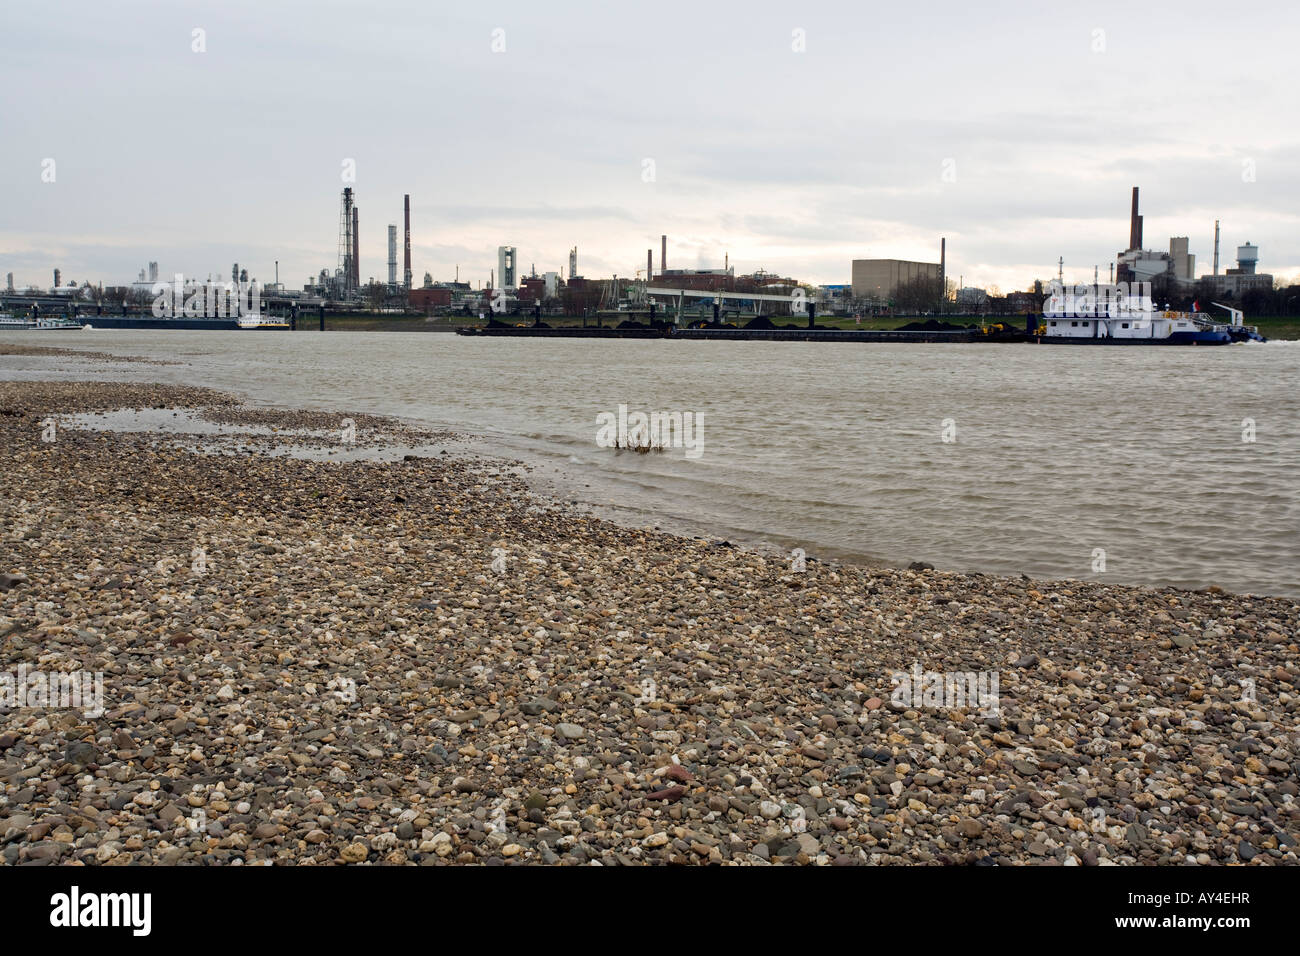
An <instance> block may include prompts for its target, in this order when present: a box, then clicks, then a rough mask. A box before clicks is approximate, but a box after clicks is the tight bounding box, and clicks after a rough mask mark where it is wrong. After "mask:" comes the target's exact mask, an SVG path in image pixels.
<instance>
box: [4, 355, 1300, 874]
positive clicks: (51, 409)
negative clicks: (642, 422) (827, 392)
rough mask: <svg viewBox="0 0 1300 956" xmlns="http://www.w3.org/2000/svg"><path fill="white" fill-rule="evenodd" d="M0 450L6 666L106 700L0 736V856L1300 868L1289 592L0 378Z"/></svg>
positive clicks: (195, 403)
mask: <svg viewBox="0 0 1300 956" xmlns="http://www.w3.org/2000/svg"><path fill="white" fill-rule="evenodd" d="M13 348H14V347H13V346H8V347H6V349H7V350H13ZM115 409H165V410H167V412H166V413H165V414H168V415H170V414H171V413H173V412H174V413H175V417H177V418H178V419H180V418H182V417H183V416H185V415H187V414H188V415H191V416H193V417H194V418H196V419H200V420H203V421H206V422H209V423H214V424H225V425H228V426H236V427H245V428H249V429H252V428H254V427H256V428H257V433H256V434H253V433H249V434H247V435H236V436H232V434H230V433H222V434H192V435H173V434H168V433H164V432H160V431H157V430H152V431H141V432H114V431H99V430H95V429H93V428H84V427H72V426H71V425H70V424H69V422H70V421H72V418H71V416H78V415H83V414H85V413H103V412H110V411H112V410H115ZM344 418H350V419H351V426H350V427H352V428H354V429H355V441H354V442H344V443H341V442H340V439H339V438H338V437H337V435H335V433H339V434H342V433H343V432H342V430H344V429H346V428H348V427H349V426H347V425H344V424H343V419H344ZM51 422H52V423H53V424H52V425H51ZM331 436H335V437H331ZM232 443H233V444H232ZM395 446H400V447H402V448H405V447H410V448H419V449H420V451H419V452H418V453H413V454H406V453H403V454H396V455H391V456H389V458H388V459H387V460H368V459H366V458H364V457H361V458H355V457H354V458H351V459H349V460H332V459H334V458H336V457H338V456H337V455H335V454H334V453H335V452H336V451H337V452H339V454H340V455H341V454H342V453H343V452H346V451H348V450H349V449H353V448H355V449H360V450H362V451H364V450H367V449H371V450H377V449H382V448H392V447H395ZM0 450H2V451H0V461H3V467H4V490H3V496H2V497H0V528H2V530H0V539H2V541H0V658H2V661H0V671H3V672H6V673H9V674H16V673H17V672H18V670H19V668H20V667H25V669H26V670H27V671H29V672H31V671H41V672H45V673H50V672H56V671H64V672H67V671H85V672H95V673H102V687H103V714H102V716H87V715H86V713H85V712H84V710H83V709H77V708H50V707H39V706H38V707H32V706H25V707H20V706H14V707H11V708H10V709H7V710H0V860H2V861H3V862H4V863H6V864H16V865H23V864H70V863H85V864H90V865H125V864H140V863H161V864H181V863H184V864H197V863H216V864H255V863H256V864H263V863H276V864H303V865H307V864H311V865H324V864H328V865H334V864H455V863H461V864H488V865H500V864H521V863H522V864H538V863H550V864H566V865H580V864H591V863H599V864H601V865H628V864H643V863H681V864H709V863H713V864H746V865H748V864H753V865H768V864H831V865H860V864H882V865H898V864H916V863H924V864H982V865H994V864H1039V865H1043V864H1046V865H1066V866H1075V865H1084V866H1093V865H1114V864H1157V863H1160V864H1167V863H1172V864H1192V863H1196V864H1229V863H1250V864H1254V865H1261V864H1285V863H1295V862H1297V860H1298V859H1300V855H1298V853H1297V839H1300V812H1298V808H1297V802H1296V796H1297V780H1296V776H1297V768H1298V767H1300V760H1298V759H1297V751H1298V749H1300V724H1298V722H1297V718H1298V717H1300V702H1298V700H1297V691H1296V687H1295V680H1296V675H1297V674H1300V654H1298V647H1297V643H1298V641H1300V638H1298V637H1297V631H1298V629H1300V605H1297V604H1296V602H1294V601H1291V600H1284V599H1280V598H1270V597H1253V596H1240V595H1234V594H1230V593H1225V592H1222V591H1219V590H1218V589H1216V588H1209V589H1207V590H1204V591H1196V592H1190V591H1176V590H1170V589H1160V590H1156V589H1144V588H1131V587H1113V586H1106V585H1101V584H1094V583H1080V582H1072V581H1037V580H1030V579H1028V578H1025V577H994V576H989V575H981V574H954V573H945V572H942V571H935V570H930V569H927V568H924V567H921V566H917V567H916V569H915V570H904V569H880V568H859V567H851V566H837V565H831V564H826V563H821V562H817V561H814V560H812V559H809V561H808V563H807V566H806V569H805V570H796V569H794V568H792V566H791V563H790V562H789V561H788V560H783V559H782V558H781V557H780V556H772V555H765V554H761V553H756V552H751V551H745V550H741V549H737V548H734V547H731V546H730V545H728V544H726V543H725V542H717V541H710V540H705V539H691V538H683V537H675V536H670V535H667V534H663V533H660V532H656V531H653V530H649V529H632V528H626V527H619V526H616V525H614V524H611V523H608V522H606V521H602V520H599V519H596V518H592V517H589V516H586V515H582V514H579V513H575V512H574V511H572V510H570V509H566V508H564V507H562V506H561V505H559V504H557V503H554V502H549V501H546V500H543V499H541V498H539V497H537V496H536V495H534V494H532V493H530V492H529V490H528V487H527V485H526V476H525V475H523V474H521V472H520V470H519V469H518V468H515V467H511V466H510V465H509V463H505V462H499V461H490V460H483V459H477V458H473V457H468V456H466V455H464V454H461V453H459V452H458V451H457V448H456V441H455V439H454V436H450V435H441V434H436V433H429V432H418V431H415V430H412V429H410V428H408V427H406V426H404V425H402V424H401V423H398V422H394V421H388V420H384V419H380V418H374V417H371V416H365V415H360V414H357V415H351V416H345V415H337V416H335V415H328V414H324V413H320V412H311V413H306V412H303V413H298V412H279V411H268V410H264V409H256V410H255V409H250V408H246V407H244V406H243V405H241V404H240V403H239V402H238V401H237V400H236V399H234V398H232V397H230V396H226V395H222V394H218V393H216V392H212V391H209V390H206V389H202V388H197V387H180V386H164V385H156V386H155V385H135V384H109V383H95V382H70V383H69V382H64V383H53V382H22V383H16V382H0ZM295 450H296V451H295ZM313 450H314V451H313ZM286 451H294V452H295V453H293V454H289V453H281V452H286ZM609 454H619V452H616V451H614V450H612V449H611V450H609ZM625 454H626V453H625ZM900 520H903V519H902V518H900ZM918 557H924V556H923V555H920V556H918ZM897 672H902V673H905V674H908V675H911V674H915V673H920V672H924V673H926V674H946V675H950V674H979V675H983V676H989V675H992V677H993V678H994V679H995V686H996V697H997V700H996V708H995V709H992V710H991V709H990V708H988V707H984V706H975V705H974V704H973V703H971V702H969V701H968V702H967V703H966V704H965V705H962V706H955V705H953V703H952V699H951V696H950V695H949V696H946V697H945V696H943V695H942V694H941V695H939V698H938V699H934V700H932V699H931V698H930V696H929V695H928V694H927V695H924V696H923V697H920V698H919V699H918V698H914V699H912V700H910V701H909V700H903V701H900V700H899V689H900V687H896V686H895V683H896V682H895V681H894V680H892V679H891V675H894V676H897ZM900 686H910V685H909V684H907V683H904V684H903V685H900Z"/></svg>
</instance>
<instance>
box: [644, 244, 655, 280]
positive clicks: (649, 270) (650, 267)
mask: <svg viewBox="0 0 1300 956" xmlns="http://www.w3.org/2000/svg"><path fill="white" fill-rule="evenodd" d="M654 271H655V251H654V250H653V249H647V250H646V251H645V281H646V282H649V281H650V277H651V276H652V275H654Z"/></svg>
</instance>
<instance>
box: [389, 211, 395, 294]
mask: <svg viewBox="0 0 1300 956" xmlns="http://www.w3.org/2000/svg"><path fill="white" fill-rule="evenodd" d="M388 285H389V288H395V287H396V286H397V227H396V226H394V225H392V224H391V223H390V224H389V226H388Z"/></svg>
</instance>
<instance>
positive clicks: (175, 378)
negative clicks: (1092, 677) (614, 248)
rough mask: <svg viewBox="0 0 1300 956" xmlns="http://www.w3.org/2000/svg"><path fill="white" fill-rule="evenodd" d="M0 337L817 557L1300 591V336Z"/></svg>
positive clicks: (23, 374)
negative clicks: (382, 428) (103, 356)
mask: <svg viewBox="0 0 1300 956" xmlns="http://www.w3.org/2000/svg"><path fill="white" fill-rule="evenodd" d="M3 340H4V341H8V342H21V343H24V344H41V345H57V346H60V347H70V348H79V349H91V350H97V351H106V352H112V353H114V354H121V355H141V356H149V357H153V358H163V359H171V360H175V361H179V362H183V363H186V364H183V365H165V366H153V365H143V364H131V365H105V364H102V363H95V364H88V363H82V362H74V361H69V360H67V359H64V358H48V357H35V356H0V378H10V379H13V378H31V377H59V378H67V379H88V378H103V379H112V380H119V381H120V380H143V381H161V382H177V383H189V384H202V385H209V386H212V387H215V388H220V389H224V390H228V391H233V392H236V393H238V394H240V395H241V396H243V397H244V398H246V399H248V400H249V401H250V402H252V403H254V404H263V405H274V406H282V407H298V408H313V409H323V410H335V411H339V412H371V413H376V414H387V415H395V416H399V417H401V418H404V419H407V420H410V421H413V422H418V423H421V424H426V425H434V426H450V427H453V428H455V429H458V430H461V431H466V432H470V433H473V434H475V435H479V436H482V439H481V441H480V442H478V443H477V444H478V445H479V446H480V447H482V448H483V449H484V450H490V451H494V452H499V453H502V454H507V455H510V456H513V457H518V458H522V459H523V460H525V461H527V462H529V463H531V464H532V465H534V474H535V476H536V479H537V480H538V482H539V484H540V485H541V486H543V487H544V488H545V489H546V490H548V491H550V492H552V493H555V494H558V495H560V496H562V497H564V498H565V499H566V500H572V501H577V502H578V503H580V504H582V505H589V506H591V507H592V508H594V509H595V510H597V511H598V512H600V513H605V514H609V515H611V516H613V517H615V518H617V519H618V520H621V521H624V522H627V523H632V524H637V525H653V526H658V527H662V528H665V529H667V530H673V531H684V532H693V533H698V534H706V535H708V536H710V537H715V538H725V539H728V540H730V541H732V542H735V543H738V544H745V545H751V546H760V547H770V548H776V549H781V550H782V551H786V552H789V551H791V550H793V549H795V548H801V549H803V550H804V551H805V552H806V553H807V554H808V555H809V556H816V557H822V558H838V559H846V560H856V561H864V562H872V563H874V562H881V563H888V564H897V563H904V564H905V563H907V562H909V561H912V560H924V561H928V562H931V563H933V564H934V565H935V566H936V567H938V568H942V569H949V570H963V571H986V572H998V573H1017V572H1024V573H1026V574H1029V575H1032V576H1034V577H1044V578H1079V579H1085V580H1094V581H1103V582H1114V583H1124V584H1141V585H1175V586H1180V587H1203V586H1205V585H1209V584H1217V585H1219V586H1221V587H1224V588H1226V589H1228V590H1233V591H1239V592H1251V593H1256V594H1283V595H1290V596H1300V495H1298V492H1297V478H1298V477H1300V343H1268V344H1265V345H1257V344H1256V345H1240V346H1230V347H1223V348H1140V347H1136V348H1085V347H1072V348H1067V347H1051V346H1030V345H895V344H861V343H843V344H836V345H820V344H814V343H769V342H708V341H704V342H699V341H697V342H685V341H666V340H652V341H629V340H620V339H609V340H581V339H550V340H530V339H511V338H492V339H484V338H469V337H462V336H456V335H451V334H445V333H444V334H419V333H377V332H355V333H348V332H331V333H327V334H319V333H314V334H308V333H306V332H300V333H282V332H256V333H251V332H166V333H162V332H153V331H104V330H100V331H95V332H89V331H88V332H80V333H78V332H62V333H58V334H57V335H48V334H40V335H37V334H34V333H9V334H7V335H4V336H3ZM620 405H625V406H627V410H628V413H629V414H631V413H634V412H644V413H652V412H668V413H674V412H680V413H687V412H689V413H691V414H692V415H693V416H696V420H697V432H696V437H698V438H699V439H700V444H699V446H698V449H697V450H694V451H688V450H687V449H684V448H669V449H667V450H665V451H663V452H662V453H654V454H637V453H635V452H632V451H628V450H618V449H614V448H608V447H601V446H600V444H599V443H598V440H597V439H598V416H600V415H601V413H609V414H610V415H617V413H618V410H619V406H620ZM1252 431H1253V435H1252ZM1251 437H1253V439H1254V440H1253V441H1252V440H1247V439H1250V438H1251ZM945 439H946V440H945ZM1103 568H1104V570H1103Z"/></svg>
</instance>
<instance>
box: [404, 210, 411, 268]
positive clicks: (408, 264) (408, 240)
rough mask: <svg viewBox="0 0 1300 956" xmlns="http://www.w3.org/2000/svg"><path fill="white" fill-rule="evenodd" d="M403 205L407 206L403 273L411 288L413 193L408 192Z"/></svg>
mask: <svg viewBox="0 0 1300 956" xmlns="http://www.w3.org/2000/svg"><path fill="white" fill-rule="evenodd" d="M403 205H404V206H405V208H406V259H405V265H404V268H405V272H404V273H403V275H404V276H405V279H404V280H403V281H404V282H405V283H406V288H407V289H408V290H409V289H410V288H411V194H410V193H407V194H406V197H405V199H404V200H403Z"/></svg>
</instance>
